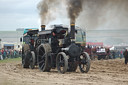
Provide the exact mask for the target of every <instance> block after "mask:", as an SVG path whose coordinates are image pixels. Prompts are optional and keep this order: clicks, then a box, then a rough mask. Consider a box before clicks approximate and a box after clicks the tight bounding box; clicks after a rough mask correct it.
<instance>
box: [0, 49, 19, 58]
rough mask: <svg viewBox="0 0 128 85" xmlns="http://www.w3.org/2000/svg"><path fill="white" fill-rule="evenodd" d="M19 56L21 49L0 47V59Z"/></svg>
mask: <svg viewBox="0 0 128 85" xmlns="http://www.w3.org/2000/svg"><path fill="white" fill-rule="evenodd" d="M17 57H21V51H18V50H14V49H4V48H3V49H0V60H4V59H7V58H17Z"/></svg>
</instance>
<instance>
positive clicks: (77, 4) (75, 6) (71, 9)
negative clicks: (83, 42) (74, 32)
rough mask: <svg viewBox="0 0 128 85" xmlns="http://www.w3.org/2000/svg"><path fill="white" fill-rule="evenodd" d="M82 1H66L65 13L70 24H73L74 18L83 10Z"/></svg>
mask: <svg viewBox="0 0 128 85" xmlns="http://www.w3.org/2000/svg"><path fill="white" fill-rule="evenodd" d="M83 1H84V0H67V5H68V7H67V11H68V17H69V18H70V23H75V22H76V18H77V17H78V16H79V15H80V13H81V12H82V8H83V6H82V5H83Z"/></svg>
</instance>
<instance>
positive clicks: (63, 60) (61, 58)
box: [56, 52, 68, 74]
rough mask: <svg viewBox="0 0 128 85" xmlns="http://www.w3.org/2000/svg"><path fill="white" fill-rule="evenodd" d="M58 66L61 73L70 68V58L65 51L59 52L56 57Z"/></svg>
mask: <svg viewBox="0 0 128 85" xmlns="http://www.w3.org/2000/svg"><path fill="white" fill-rule="evenodd" d="M56 67H57V70H58V72H59V73H62V74H64V73H65V72H66V71H67V69H68V58H67V56H66V54H65V53H64V52H60V53H58V55H57V57H56Z"/></svg>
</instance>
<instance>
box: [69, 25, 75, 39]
mask: <svg viewBox="0 0 128 85" xmlns="http://www.w3.org/2000/svg"><path fill="white" fill-rule="evenodd" d="M70 30H71V31H70V37H71V39H75V24H71V29H70Z"/></svg>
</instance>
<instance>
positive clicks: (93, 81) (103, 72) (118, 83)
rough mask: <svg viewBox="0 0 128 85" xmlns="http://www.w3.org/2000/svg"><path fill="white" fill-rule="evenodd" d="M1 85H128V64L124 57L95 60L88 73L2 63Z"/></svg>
mask: <svg viewBox="0 0 128 85" xmlns="http://www.w3.org/2000/svg"><path fill="white" fill-rule="evenodd" d="M0 85H128V65H125V64H124V60H123V59H115V60H100V61H98V60H95V61H92V62H91V69H90V71H89V72H88V73H86V74H83V73H80V71H79V69H77V71H76V72H67V73H66V74H59V73H58V72H57V70H52V71H51V72H40V70H39V69H38V68H36V69H33V70H31V69H23V68H22V66H21V62H20V61H18V62H13V63H0Z"/></svg>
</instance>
